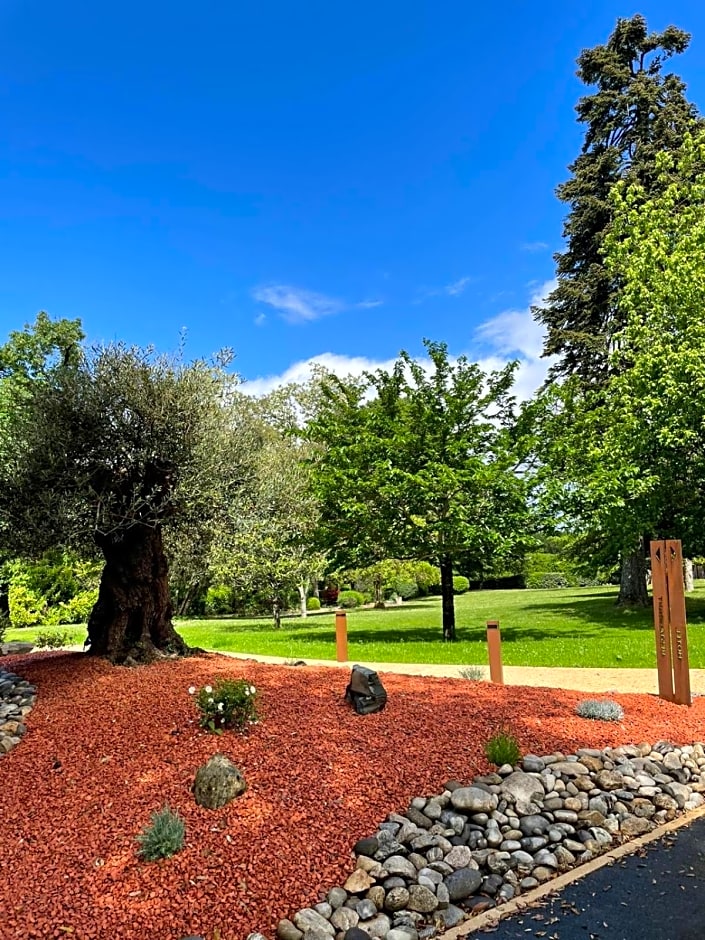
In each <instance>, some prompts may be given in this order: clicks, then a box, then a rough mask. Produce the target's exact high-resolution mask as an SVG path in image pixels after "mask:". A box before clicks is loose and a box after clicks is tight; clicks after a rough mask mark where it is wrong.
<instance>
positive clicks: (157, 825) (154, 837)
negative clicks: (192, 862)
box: [136, 805, 186, 862]
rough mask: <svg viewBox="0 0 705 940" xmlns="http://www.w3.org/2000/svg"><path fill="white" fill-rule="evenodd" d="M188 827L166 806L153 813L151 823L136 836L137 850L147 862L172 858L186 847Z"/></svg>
mask: <svg viewBox="0 0 705 940" xmlns="http://www.w3.org/2000/svg"><path fill="white" fill-rule="evenodd" d="M185 836H186V826H185V825H184V821H183V819H182V818H181V816H179V814H178V813H175V812H174V811H173V810H171V809H170V808H169V806H168V805H165V806H164V807H163V808H162V809H160V810H159V811H158V812H156V813H152V818H151V822H150V823H149V825H147V826H145V827H144V829H143V830H142V832H140V834H139V835H138V836H136V841H137V842H139V846H140V847H139V849H138V850H137V851H138V853H139V854H140V855H141V857H142V858H143V859H144V860H145V861H146V862H156V861H157V859H159V858H171V856H172V855H176V853H177V852H180V851H181V849H182V848H183V847H184V838H185Z"/></svg>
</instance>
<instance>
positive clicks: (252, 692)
mask: <svg viewBox="0 0 705 940" xmlns="http://www.w3.org/2000/svg"><path fill="white" fill-rule="evenodd" d="M256 691H257V689H256V688H255V687H254V686H253V685H251V686H250V695H254V694H255V692H256Z"/></svg>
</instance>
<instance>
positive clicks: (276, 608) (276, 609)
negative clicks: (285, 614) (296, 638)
mask: <svg viewBox="0 0 705 940" xmlns="http://www.w3.org/2000/svg"><path fill="white" fill-rule="evenodd" d="M272 613H273V614H274V629H275V630H278V629H279V628H280V627H281V625H282V609H281V605H280V603H279V598H277V599H276V600H275V601H274V602H273V604H272Z"/></svg>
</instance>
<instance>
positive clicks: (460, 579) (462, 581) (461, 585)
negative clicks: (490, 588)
mask: <svg viewBox="0 0 705 940" xmlns="http://www.w3.org/2000/svg"><path fill="white" fill-rule="evenodd" d="M469 590H470V582H469V580H468V579H467V578H466V577H465V575H462V574H456V575H453V594H464V593H465V592H466V591H469Z"/></svg>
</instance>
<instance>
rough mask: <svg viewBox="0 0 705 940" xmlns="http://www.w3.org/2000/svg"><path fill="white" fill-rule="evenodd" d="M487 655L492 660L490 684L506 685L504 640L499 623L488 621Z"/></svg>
mask: <svg viewBox="0 0 705 940" xmlns="http://www.w3.org/2000/svg"><path fill="white" fill-rule="evenodd" d="M487 653H488V655H489V660H490V682H496V683H497V685H504V675H503V674H502V638H501V636H500V633H499V621H498V620H488V621H487Z"/></svg>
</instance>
